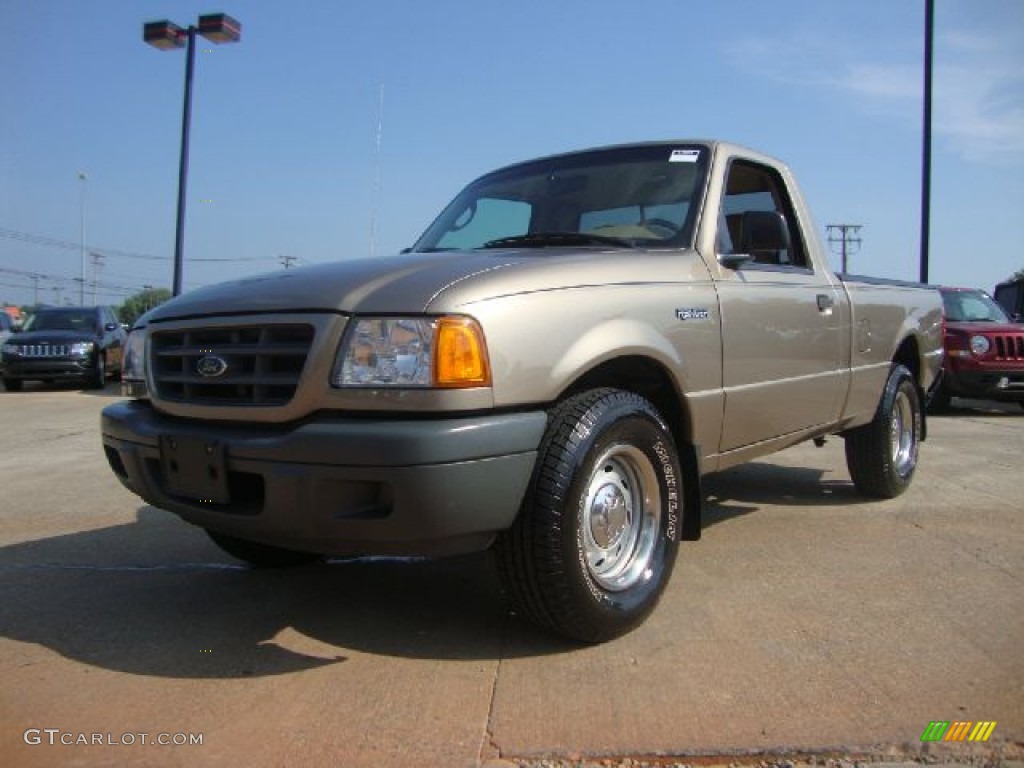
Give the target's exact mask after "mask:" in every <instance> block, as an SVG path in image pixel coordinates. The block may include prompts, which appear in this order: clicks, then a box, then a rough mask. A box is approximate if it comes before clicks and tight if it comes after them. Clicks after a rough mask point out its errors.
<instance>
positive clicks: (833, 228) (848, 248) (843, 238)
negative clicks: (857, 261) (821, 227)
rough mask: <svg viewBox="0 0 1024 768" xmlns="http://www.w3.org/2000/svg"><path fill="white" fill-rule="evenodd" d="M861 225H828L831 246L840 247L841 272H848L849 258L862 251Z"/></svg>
mask: <svg viewBox="0 0 1024 768" xmlns="http://www.w3.org/2000/svg"><path fill="white" fill-rule="evenodd" d="M860 228H861V225H860V224H828V225H826V227H825V229H827V230H828V243H829V245H839V253H840V255H841V256H842V259H843V261H842V264H843V267H842V269H841V270H840V272H844V273H845V272H846V271H847V269H846V264H847V257H848V256H852V255H853V254H855V253H857V251H859V250H860V244H861V239H860Z"/></svg>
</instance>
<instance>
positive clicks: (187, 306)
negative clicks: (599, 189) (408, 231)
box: [145, 248, 678, 322]
mask: <svg viewBox="0 0 1024 768" xmlns="http://www.w3.org/2000/svg"><path fill="white" fill-rule="evenodd" d="M676 253H677V254H678V251H677V252H676ZM645 257H646V258H651V255H650V254H648V253H647V252H645V251H640V250H623V249H618V248H613V249H603V248H581V249H569V248H558V249H555V248H544V249H529V250H493V251H448V252H442V253H409V254H402V255H398V256H389V257H383V258H380V257H378V258H373V259H355V260H352V261H339V262H332V263H330V264H319V265H315V266H310V267H301V268H298V269H289V270H282V271H279V272H273V273H269V274H264V275H255V276H252V277H246V278H242V279H240V280H234V281H231V282H227V283H221V284H218V285H212V286H209V287H206V288H200V289H198V290H195V291H191V292H189V293H186V294H183V295H182V296H179V297H177V298H176V299H173V300H171V301H169V302H167V303H165V304H162V305H161V306H159V307H157V308H156V309H154V310H152V311H151V312H149V313H148V314H147V315H146V316H145V321H146V322H162V321H165V320H180V319H185V318H190V317H203V316H210V315H234V314H262V313H275V314H284V313H290V312H344V313H378V314H388V313H411V314H417V313H423V312H427V311H432V310H434V309H438V308H439V307H438V306H437V305H434V306H432V303H434V302H435V300H437V299H439V298H440V297H441V296H442V295H443V294H445V293H446V291H449V289H451V288H453V287H454V286H458V288H459V290H458V291H455V292H451V291H449V293H453V294H454V295H451V296H450V298H451V301H448V302H443V303H445V304H447V305H448V306H447V307H446V308H447V309H450V308H451V306H450V305H451V304H452V303H453V302H455V303H458V304H464V303H467V302H470V301H478V300H482V299H487V298H490V297H493V296H498V295H506V294H510V293H517V292H522V291H531V290H552V289H558V288H564V287H571V286H575V285H582V284H586V285H597V284H602V283H621V282H630V281H632V280H635V278H636V275H637V274H638V269H640V270H641V272H640V273H642V267H641V265H640V264H639V263H638V262H639V261H640V260H642V259H644V258H645ZM660 257H661V259H664V254H660Z"/></svg>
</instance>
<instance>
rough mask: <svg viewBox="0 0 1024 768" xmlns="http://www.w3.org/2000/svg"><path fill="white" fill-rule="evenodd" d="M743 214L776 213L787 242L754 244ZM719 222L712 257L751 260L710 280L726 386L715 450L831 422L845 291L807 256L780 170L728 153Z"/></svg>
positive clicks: (841, 380) (839, 379) (839, 377)
mask: <svg viewBox="0 0 1024 768" xmlns="http://www.w3.org/2000/svg"><path fill="white" fill-rule="evenodd" d="M748 211H752V212H774V213H776V214H778V215H780V216H781V217H782V218H783V219H784V221H785V224H786V227H785V229H787V230H788V240H789V242H788V247H784V248H777V249H773V250H752V249H751V243H754V242H755V241H756V239H757V238H756V236H755V235H754V234H753V233H752V231H751V230H752V229H753V226H752V225H753V221H754V218H755V217H745V216H744V214H745V213H746V212H748ZM755 215H756V214H755ZM717 227H718V232H717V237H716V247H717V249H718V253H719V254H736V253H749V255H750V256H751V257H752V259H751V260H750V261H748V262H747V263H745V264H742V265H740V266H738V267H737V268H735V269H727V268H722V269H721V270H719V272H718V274H717V276H716V287H717V288H718V293H719V298H720V301H721V316H722V347H723V350H722V352H723V363H722V380H723V387H724V390H725V417H724V420H723V425H722V439H721V445H720V450H721V451H723V452H724V451H729V450H732V449H735V448H741V447H743V446H747V445H752V444H754V443H757V442H760V441H762V440H768V439H771V438H774V437H780V436H782V435H787V434H790V433H793V432H798V431H800V430H803V429H805V428H808V427H814V426H817V425H820V424H825V423H828V422H830V421H832V420H833V419H835V418H836V417H837V414H838V410H839V408H840V401H841V398H842V395H843V391H844V390H843V387H844V386H845V377H846V374H845V371H844V370H843V368H842V366H843V359H844V352H845V348H844V346H843V345H844V343H847V342H845V341H844V339H845V336H844V326H843V324H842V323H843V318H844V317H845V314H846V305H845V295H844V294H842V293H841V291H842V288H841V286H839V285H837V283H836V280H835V278H834V277H833V276H832V275H831V274H830V273H829V272H828V271H827V270H826V269H824V268H823V267H821V266H820V265H817V264H815V263H814V262H813V260H812V259H811V258H810V256H809V253H808V244H807V243H806V242H805V239H804V237H803V235H802V232H801V228H800V225H799V221H798V219H797V216H796V214H795V211H794V207H793V202H792V200H791V198H790V195H789V193H788V191H787V188H786V184H785V181H784V180H783V178H782V176H781V174H780V173H779V172H778V170H777V169H775V168H772V167H770V166H766V165H761V164H759V163H755V162H753V161H750V160H740V159H734V160H733V161H732V162H731V163H730V165H729V167H728V170H727V177H726V182H725V186H724V195H723V199H722V205H721V208H720V215H719V217H718V224H717ZM744 229H746V230H747V231H744Z"/></svg>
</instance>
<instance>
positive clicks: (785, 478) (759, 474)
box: [703, 461, 872, 528]
mask: <svg viewBox="0 0 1024 768" xmlns="http://www.w3.org/2000/svg"><path fill="white" fill-rule="evenodd" d="M825 474H826V470H824V469H821V468H816V467H787V466H780V465H776V464H769V463H767V462H761V461H755V462H751V463H749V464H742V465H740V466H737V467H732V468H730V469H726V470H723V471H721V472H716V473H714V474H712V475H708V476H706V477H705V478H704V480H703V485H704V488H703V490H704V495H705V498H706V499H707V501H706V502H705V506H704V527H705V528H707V527H708V526H709V525H714V524H715V523H717V522H721V521H722V520H724V519H728V518H730V517H736V516H738V515H743V514H749V513H750V512H756V511H757V510H758V509H760V508H761V507H763V506H766V505H772V504H784V505H786V506H808V507H829V506H850V505H852V504H865V503H868V502H870V501H872V500H871V499H868V498H866V497H864V496H861V495H860V494H859V493H858V492H857V490H856V489H855V488H854V487H853V483H852V482H851V481H850V480H849V478H847V477H846V476H845V475H844V476H843V478H842V479H839V480H826V479H825Z"/></svg>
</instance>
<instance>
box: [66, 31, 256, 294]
mask: <svg viewBox="0 0 1024 768" xmlns="http://www.w3.org/2000/svg"><path fill="white" fill-rule="evenodd" d="M196 32H198V33H199V34H200V35H202V36H203V37H205V38H206V39H207V40H209V41H210V42H211V43H218V44H219V43H236V42H238V40H239V39H241V37H242V25H241V24H239V23H238V21H237V20H235V19H233V18H231V17H230V16H228V15H227V14H225V13H211V14H207V15H205V16H200V17H199V24H198V26H196V25H193V24H190V25H189V26H188V28H187V29H182V28H181V27H179V26H178V25H177V24H174V23H172V22H170V21H167V20H163V21H151V22H148V23H147V24H145V25H143V27H142V39H143V40H144V41H145V42H147V43H149V44H150V45H152V46H153V47H154V48H159V49H160V50H162V51H167V50H171V49H173V48H181V47H183V46H184V48H185V104H184V107H183V109H182V114H181V160H180V162H179V163H178V215H177V220H176V224H175V229H174V284H173V289H172V293H173V295H175V296H177V295H179V294H180V293H181V272H182V261H183V256H182V253H183V248H184V241H185V190H186V187H187V184H188V140H189V132H190V128H191V123H192V71H193V69H194V68H195V59H196ZM83 253H84V249H83ZM83 259H84V256H83ZM83 263H84V261H83Z"/></svg>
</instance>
